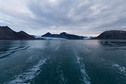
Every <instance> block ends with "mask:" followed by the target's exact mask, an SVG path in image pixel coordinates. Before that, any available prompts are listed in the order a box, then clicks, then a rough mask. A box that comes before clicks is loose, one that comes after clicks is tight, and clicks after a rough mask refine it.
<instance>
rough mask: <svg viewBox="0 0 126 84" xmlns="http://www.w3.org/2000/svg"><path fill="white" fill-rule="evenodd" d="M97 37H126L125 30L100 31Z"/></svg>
mask: <svg viewBox="0 0 126 84" xmlns="http://www.w3.org/2000/svg"><path fill="white" fill-rule="evenodd" d="M97 39H126V31H120V30H110V31H105V32H103V33H101V34H100V35H99V36H98V37H97Z"/></svg>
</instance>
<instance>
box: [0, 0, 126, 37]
mask: <svg viewBox="0 0 126 84" xmlns="http://www.w3.org/2000/svg"><path fill="white" fill-rule="evenodd" d="M0 25H8V26H9V27H11V28H12V29H13V30H15V31H20V30H24V31H26V32H27V33H29V34H35V35H42V34H44V33H46V32H51V33H60V32H63V31H65V32H68V33H74V34H79V35H87V36H88V35H97V34H99V33H101V32H103V31H105V30H126V0H0Z"/></svg>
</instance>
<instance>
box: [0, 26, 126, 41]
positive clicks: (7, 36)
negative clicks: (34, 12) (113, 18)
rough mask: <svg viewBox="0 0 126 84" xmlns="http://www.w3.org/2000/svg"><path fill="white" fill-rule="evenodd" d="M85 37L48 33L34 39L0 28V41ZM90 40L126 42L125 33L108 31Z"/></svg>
mask: <svg viewBox="0 0 126 84" xmlns="http://www.w3.org/2000/svg"><path fill="white" fill-rule="evenodd" d="M87 38H88V37H86V36H79V35H74V34H68V33H66V32H62V33H60V34H51V33H50V32H48V33H46V34H44V35H42V36H41V37H38V38H36V36H34V35H29V34H27V33H26V32H24V31H20V32H16V31H14V30H12V29H11V28H9V27H8V26H0V40H44V39H70V40H83V39H87ZM90 39H118V40H126V31H121V30H110V31H105V32H103V33H101V34H100V35H99V36H97V37H90Z"/></svg>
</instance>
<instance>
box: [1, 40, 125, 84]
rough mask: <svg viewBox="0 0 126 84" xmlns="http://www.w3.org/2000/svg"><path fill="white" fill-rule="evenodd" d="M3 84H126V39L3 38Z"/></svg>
mask: <svg viewBox="0 0 126 84" xmlns="http://www.w3.org/2000/svg"><path fill="white" fill-rule="evenodd" d="M0 84H126V41H121V40H120V41H116V40H108V41H105V40H82V41H81V40H80V41H79V40H62V41H60V40H42V41H0Z"/></svg>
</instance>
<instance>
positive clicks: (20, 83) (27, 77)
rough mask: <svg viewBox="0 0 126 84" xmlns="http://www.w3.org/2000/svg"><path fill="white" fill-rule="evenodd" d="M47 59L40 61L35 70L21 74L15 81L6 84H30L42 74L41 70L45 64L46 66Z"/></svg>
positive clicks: (34, 67)
mask: <svg viewBox="0 0 126 84" xmlns="http://www.w3.org/2000/svg"><path fill="white" fill-rule="evenodd" d="M46 61H47V58H45V59H43V60H40V61H39V62H38V63H37V64H36V65H35V66H33V68H31V69H29V70H27V71H26V72H24V73H21V74H19V75H18V76H16V77H15V78H16V79H14V80H12V81H9V82H7V83H5V84H30V82H31V80H32V79H33V78H34V77H35V76H36V75H38V74H39V73H40V68H41V66H42V65H43V64H45V63H46Z"/></svg>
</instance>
